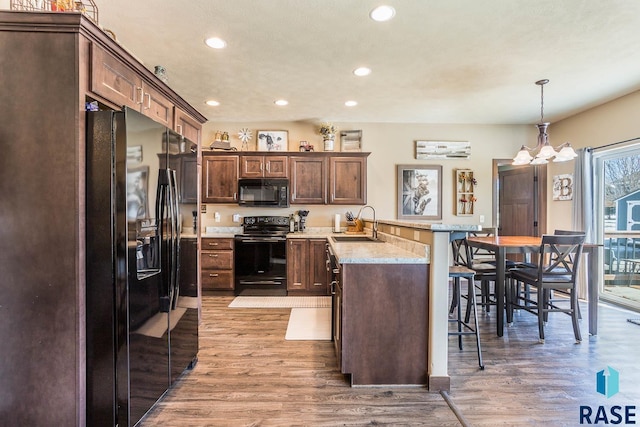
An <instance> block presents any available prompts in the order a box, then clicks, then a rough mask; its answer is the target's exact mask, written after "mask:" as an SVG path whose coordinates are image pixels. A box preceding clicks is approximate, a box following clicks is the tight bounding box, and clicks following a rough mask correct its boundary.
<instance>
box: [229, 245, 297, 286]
mask: <svg viewBox="0 0 640 427" xmlns="http://www.w3.org/2000/svg"><path fill="white" fill-rule="evenodd" d="M286 242H287V239H286V237H285V236H247V235H241V236H236V237H235V249H234V255H235V257H234V258H235V281H236V283H235V284H236V293H237V294H238V295H240V294H242V295H250V294H260V295H286V292H287V250H286V249H287V244H286Z"/></svg>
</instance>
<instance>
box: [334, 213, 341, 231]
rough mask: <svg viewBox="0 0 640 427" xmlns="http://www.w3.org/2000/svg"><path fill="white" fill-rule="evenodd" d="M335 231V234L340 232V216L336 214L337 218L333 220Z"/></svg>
mask: <svg viewBox="0 0 640 427" xmlns="http://www.w3.org/2000/svg"><path fill="white" fill-rule="evenodd" d="M333 231H334V233H339V232H340V214H336V216H335V218H334V219H333Z"/></svg>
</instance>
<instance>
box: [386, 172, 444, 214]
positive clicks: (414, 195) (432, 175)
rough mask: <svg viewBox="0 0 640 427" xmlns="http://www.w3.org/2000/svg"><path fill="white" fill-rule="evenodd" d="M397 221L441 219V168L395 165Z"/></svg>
mask: <svg viewBox="0 0 640 427" xmlns="http://www.w3.org/2000/svg"><path fill="white" fill-rule="evenodd" d="M397 173H398V219H415V220H439V219H442V166H440V165H397Z"/></svg>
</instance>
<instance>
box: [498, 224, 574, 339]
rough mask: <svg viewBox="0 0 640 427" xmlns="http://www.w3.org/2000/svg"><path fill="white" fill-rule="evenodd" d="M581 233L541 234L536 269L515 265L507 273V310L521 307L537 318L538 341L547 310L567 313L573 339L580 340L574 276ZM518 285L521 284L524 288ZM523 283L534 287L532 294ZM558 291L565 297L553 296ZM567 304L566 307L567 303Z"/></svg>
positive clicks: (547, 315) (542, 337)
mask: <svg viewBox="0 0 640 427" xmlns="http://www.w3.org/2000/svg"><path fill="white" fill-rule="evenodd" d="M584 239H585V236H584V234H578V235H575V234H573V235H548V234H545V235H543V236H542V244H541V245H540V250H539V252H538V266H537V267H536V268H532V267H525V268H515V269H512V270H511V272H510V276H511V277H510V279H509V282H508V283H509V289H508V290H507V310H510V311H511V312H513V310H514V309H516V308H518V309H523V310H525V311H528V312H531V313H533V314H535V315H537V317H538V333H539V338H540V342H542V343H543V342H544V324H545V323H546V322H547V320H548V317H549V313H550V312H562V313H566V314H568V315H570V316H571V320H572V323H573V333H574V335H575V339H576V342H580V341H581V340H582V337H581V335H580V326H579V324H578V316H579V308H578V294H577V289H576V275H577V271H578V267H579V263H580V258H581V256H580V255H581V254H582V248H583V245H584ZM520 284H524V290H523V289H521V287H520ZM527 286H530V287H533V288H535V290H536V292H535V299H534V295H533V293H528V292H527V291H526V288H527ZM554 291H558V292H559V293H561V294H565V295H566V296H568V298H566V297H564V298H557V297H556V296H554V294H553V292H554ZM567 304H568V306H567Z"/></svg>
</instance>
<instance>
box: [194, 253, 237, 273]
mask: <svg viewBox="0 0 640 427" xmlns="http://www.w3.org/2000/svg"><path fill="white" fill-rule="evenodd" d="M200 260H201V265H202V269H203V270H231V269H233V252H231V251H203V252H202V255H201V256H200Z"/></svg>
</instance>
